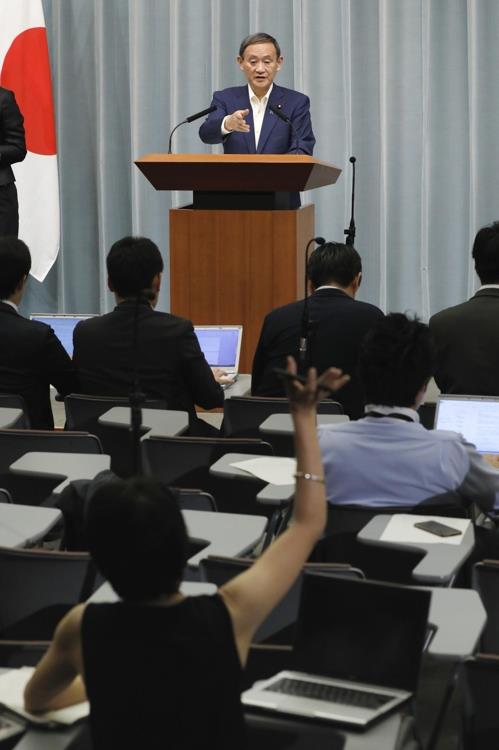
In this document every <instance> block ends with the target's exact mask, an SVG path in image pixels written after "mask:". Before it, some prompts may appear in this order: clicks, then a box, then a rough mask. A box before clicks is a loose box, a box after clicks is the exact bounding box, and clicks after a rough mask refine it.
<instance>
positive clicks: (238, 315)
mask: <svg viewBox="0 0 499 750" xmlns="http://www.w3.org/2000/svg"><path fill="white" fill-rule="evenodd" d="M313 236H314V206H313V205H309V206H303V207H302V208H299V209H297V210H295V211H203V210H193V209H190V208H177V209H171V210H170V298H171V311H172V313H174V314H175V315H181V316H182V317H185V318H189V319H190V320H192V322H193V323H194V324H197V325H221V324H224V325H231V324H234V325H235V324H242V325H243V326H244V332H243V345H242V350H241V361H240V366H239V369H240V371H241V372H251V367H252V362H253V355H254V352H255V348H256V344H257V341H258V337H259V335H260V329H261V325H262V322H263V319H264V317H265V315H266V314H267V313H268V312H269V311H270V310H272V308H274V307H277V306H278V305H285V304H286V303H288V302H292V301H293V300H296V299H299V298H300V297H302V296H303V293H304V270H305V266H304V263H305V246H306V244H307V242H308V241H309V240H310V239H311V238H312V237H313Z"/></svg>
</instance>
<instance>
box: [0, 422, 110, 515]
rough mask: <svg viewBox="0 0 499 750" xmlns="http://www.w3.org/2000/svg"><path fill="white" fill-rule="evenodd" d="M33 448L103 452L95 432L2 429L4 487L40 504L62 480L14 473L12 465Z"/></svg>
mask: <svg viewBox="0 0 499 750" xmlns="http://www.w3.org/2000/svg"><path fill="white" fill-rule="evenodd" d="M31 451H42V452H46V453H102V446H101V444H100V442H99V439H98V438H97V437H96V436H95V435H89V434H88V433H86V432H63V431H62V430H0V487H4V488H5V489H6V490H7V491H8V492H9V493H10V494H11V496H12V499H13V500H14V502H16V503H22V504H23V505H40V503H42V502H43V501H44V500H45V499H46V498H47V497H48V496H49V495H50V493H51V492H52V490H53V488H54V487H56V486H57V485H58V484H60V482H61V480H60V479H59V478H53V477H35V476H23V475H18V474H12V473H11V472H10V471H9V467H10V465H11V464H13V463H14V461H17V459H18V458H21V456H24V454H25V453H29V452H31Z"/></svg>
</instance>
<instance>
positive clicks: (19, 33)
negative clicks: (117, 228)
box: [0, 0, 60, 281]
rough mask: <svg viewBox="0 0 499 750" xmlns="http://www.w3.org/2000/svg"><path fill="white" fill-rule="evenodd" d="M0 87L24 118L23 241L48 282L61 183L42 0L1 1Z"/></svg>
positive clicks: (36, 271) (18, 167) (19, 176)
mask: <svg viewBox="0 0 499 750" xmlns="http://www.w3.org/2000/svg"><path fill="white" fill-rule="evenodd" d="M0 86H3V87H4V88H6V89H10V91H13V92H14V94H15V97H16V101H17V104H18V106H19V109H20V110H21V112H22V114H23V116H24V127H25V130H26V147H27V150H28V153H27V155H26V159H25V160H24V161H23V162H20V163H19V164H14V165H13V169H14V172H15V176H16V184H17V191H18V194H19V237H20V238H21V239H23V240H24V241H25V242H26V244H27V245H28V247H29V249H30V251H31V259H32V265H31V273H32V274H33V276H34V277H35V279H38V281H43V280H44V278H45V276H46V275H47V273H48V272H49V270H50V268H51V266H52V264H53V263H54V261H55V259H56V258H57V253H58V252H59V235H60V217H59V178H58V173H57V148H56V140H55V125H54V105H53V98H52V84H51V78H50V66H49V56H48V47H47V33H46V28H45V19H44V16H43V8H42V0H0Z"/></svg>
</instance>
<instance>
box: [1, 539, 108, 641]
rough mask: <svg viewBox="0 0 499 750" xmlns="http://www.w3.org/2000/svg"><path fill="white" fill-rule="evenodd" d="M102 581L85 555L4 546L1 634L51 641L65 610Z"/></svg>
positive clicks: (9, 636)
mask: <svg viewBox="0 0 499 750" xmlns="http://www.w3.org/2000/svg"><path fill="white" fill-rule="evenodd" d="M101 583H102V579H101V578H100V576H99V575H98V574H97V570H96V568H95V566H94V564H93V562H92V560H91V558H90V556H89V555H88V554H87V553H80V552H59V551H54V550H46V549H10V548H6V547H0V601H1V602H2V606H1V607H0V638H1V639H2V640H30V641H32V640H42V641H44V640H51V638H52V635H53V632H54V629H55V627H56V625H57V623H58V622H59V621H60V620H61V618H62V617H63V616H64V615H65V614H66V612H67V611H68V610H69V609H70V608H71V607H73V606H74V605H75V604H77V603H78V602H82V601H85V600H86V599H87V598H88V597H89V596H90V594H92V592H93V591H94V590H95V588H97V587H98V586H99V585H100V584H101Z"/></svg>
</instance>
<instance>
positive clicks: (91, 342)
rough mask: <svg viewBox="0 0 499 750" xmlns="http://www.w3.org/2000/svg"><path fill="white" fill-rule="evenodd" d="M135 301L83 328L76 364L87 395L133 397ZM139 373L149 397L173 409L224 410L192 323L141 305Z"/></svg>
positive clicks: (77, 331) (77, 342) (80, 325)
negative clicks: (161, 400)
mask: <svg viewBox="0 0 499 750" xmlns="http://www.w3.org/2000/svg"><path fill="white" fill-rule="evenodd" d="M134 313H135V300H125V301H124V302H122V303H121V304H119V305H118V306H117V307H115V309H114V310H113V311H112V312H110V313H108V314H107V315H101V316H100V317H95V318H89V319H88V320H84V321H81V322H80V323H78V325H77V326H76V328H75V330H74V334H73V343H74V351H73V362H74V365H75V367H76V370H77V372H78V376H79V380H80V389H81V392H82V393H89V394H93V395H100V396H128V395H129V393H130V390H131V385H132V379H133V359H134V352H133V349H132V338H133V320H134ZM138 352H139V354H138V365H139V367H138V374H139V380H140V385H141V388H142V391H143V392H144V393H145V394H146V396H147V397H148V398H154V399H163V400H165V401H166V402H167V404H168V408H169V409H180V410H182V411H188V412H189V413H190V415H191V422H192V420H195V409H194V404H197V405H198V406H202V407H203V408H205V409H212V408H214V407H216V406H222V405H223V400H224V396H223V390H222V389H221V387H220V386H219V385H218V383H217V382H216V380H215V378H214V377H213V373H212V371H211V370H210V367H209V365H208V363H207V362H206V360H205V358H204V355H203V353H202V351H201V349H200V348H199V342H198V340H197V337H196V334H195V333H194V329H193V327H192V323H191V322H190V321H189V320H185V319H184V318H179V317H177V316H176V315H170V314H169V313H163V312H156V311H155V310H153V308H152V307H151V306H150V304H149V303H148V302H146V301H144V302H141V303H140V304H139V322H138Z"/></svg>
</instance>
